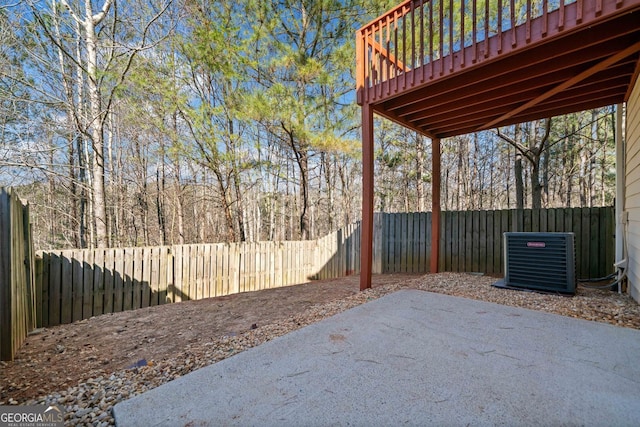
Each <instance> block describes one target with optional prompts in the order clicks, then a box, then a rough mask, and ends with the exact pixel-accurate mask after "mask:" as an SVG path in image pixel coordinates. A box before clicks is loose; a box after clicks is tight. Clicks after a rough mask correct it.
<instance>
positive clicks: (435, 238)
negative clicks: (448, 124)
mask: <svg viewBox="0 0 640 427" xmlns="http://www.w3.org/2000/svg"><path fill="white" fill-rule="evenodd" d="M431 170H432V180H431V265H430V268H429V272H430V273H437V272H438V260H439V255H440V139H439V138H434V139H433V140H432V141H431Z"/></svg>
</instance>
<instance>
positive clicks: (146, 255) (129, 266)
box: [36, 207, 614, 326]
mask: <svg viewBox="0 0 640 427" xmlns="http://www.w3.org/2000/svg"><path fill="white" fill-rule="evenodd" d="M441 224H442V230H441V239H440V260H439V270H440V271H455V272H482V273H487V274H496V275H501V274H502V273H503V258H504V252H503V243H502V233H504V232H507V231H543V232H544V231H551V232H553V231H569V232H573V233H575V242H576V260H577V262H576V273H577V275H578V277H580V278H588V277H601V276H605V275H606V274H608V273H610V272H611V270H612V268H613V267H612V266H613V258H614V253H613V248H614V216H613V208H611V207H605V208H570V209H534V210H531V209H525V210H503V211H469V212H442V218H441ZM360 237H361V230H360V223H355V224H350V225H348V226H347V227H344V228H342V229H340V230H338V231H336V232H334V233H331V234H329V235H327V236H325V237H323V238H320V239H317V240H311V241H292V242H254V243H216V244H195V245H181V246H163V247H147V248H125V249H94V250H88V249H84V250H64V251H46V252H44V251H43V252H39V253H38V257H37V267H36V271H37V275H36V279H37V280H36V283H37V293H38V295H37V298H36V302H37V304H36V313H37V319H38V325H39V326H52V325H57V324H61V323H70V322H74V321H76V320H80V319H86V318H89V317H92V316H97V315H100V314H104V313H112V312H118V311H123V310H131V309H136V308H143V307H149V306H154V305H159V304H166V303H172V302H179V301H186V300H195V299H203V298H210V297H217V296H223V295H229V294H234V293H238V292H248V291H254V290H260V289H270V288H275V287H280V286H288V285H294V284H299V283H305V282H308V281H309V280H313V279H331V278H337V277H342V276H347V275H350V274H358V273H359V272H360ZM430 256H431V213H430V212H421V213H376V214H375V215H374V258H373V266H374V273H427V272H429V260H430Z"/></svg>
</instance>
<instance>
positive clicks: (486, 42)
mask: <svg viewBox="0 0 640 427" xmlns="http://www.w3.org/2000/svg"><path fill="white" fill-rule="evenodd" d="M484 57H485V58H488V57H489V0H485V1H484Z"/></svg>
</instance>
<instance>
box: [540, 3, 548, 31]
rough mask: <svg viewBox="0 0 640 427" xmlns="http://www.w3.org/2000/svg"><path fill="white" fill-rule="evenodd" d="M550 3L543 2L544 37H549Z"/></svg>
mask: <svg viewBox="0 0 640 427" xmlns="http://www.w3.org/2000/svg"><path fill="white" fill-rule="evenodd" d="M548 13H549V2H548V1H547V0H545V1H543V2H542V37H544V36H546V35H547V31H548V27H549V15H548Z"/></svg>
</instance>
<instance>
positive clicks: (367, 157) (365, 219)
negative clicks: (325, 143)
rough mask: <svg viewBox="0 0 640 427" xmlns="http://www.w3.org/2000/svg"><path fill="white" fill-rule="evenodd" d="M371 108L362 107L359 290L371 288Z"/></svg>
mask: <svg viewBox="0 0 640 427" xmlns="http://www.w3.org/2000/svg"><path fill="white" fill-rule="evenodd" d="M373 194H374V193H373V108H372V107H371V105H370V104H368V103H366V102H365V103H364V104H363V105H362V225H361V227H362V235H361V236H362V237H361V242H360V290H361V291H364V290H365V289H368V288H370V287H371V270H372V263H373Z"/></svg>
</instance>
